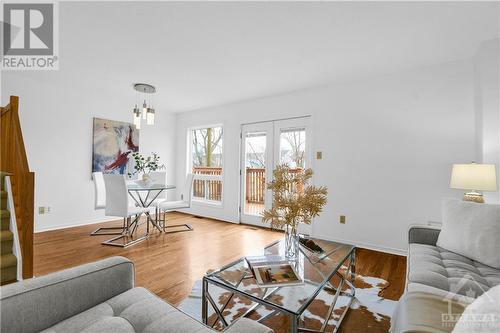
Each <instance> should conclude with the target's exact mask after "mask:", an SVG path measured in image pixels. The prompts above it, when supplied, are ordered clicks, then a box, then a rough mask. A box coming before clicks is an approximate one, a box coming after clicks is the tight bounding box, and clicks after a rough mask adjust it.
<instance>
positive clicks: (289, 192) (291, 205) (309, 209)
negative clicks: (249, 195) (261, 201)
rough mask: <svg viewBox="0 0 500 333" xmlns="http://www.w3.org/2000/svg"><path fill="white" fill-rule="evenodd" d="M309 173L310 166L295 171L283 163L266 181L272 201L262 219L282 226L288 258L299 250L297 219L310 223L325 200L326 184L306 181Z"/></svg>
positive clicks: (310, 171) (317, 214)
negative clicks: (268, 181) (270, 178)
mask: <svg viewBox="0 0 500 333" xmlns="http://www.w3.org/2000/svg"><path fill="white" fill-rule="evenodd" d="M312 175H313V171H312V169H306V170H300V171H299V172H296V169H291V168H290V167H289V166H288V165H287V164H282V165H278V166H277V167H276V169H275V170H274V171H273V178H274V180H273V181H272V182H270V183H268V184H267V188H268V189H270V190H272V191H273V205H272V208H271V209H269V210H265V211H264V212H263V214H262V221H263V222H264V223H266V222H270V223H271V227H272V228H277V229H283V228H285V232H286V237H285V240H286V243H287V245H286V247H287V249H286V252H287V253H286V256H287V257H289V258H293V257H295V256H296V255H297V254H298V230H297V229H298V225H299V223H305V224H311V222H312V219H313V218H314V217H316V216H319V213H320V212H321V211H322V209H323V206H324V205H325V204H326V201H327V193H328V190H327V188H326V187H325V186H320V187H317V186H312V185H307V183H308V181H309V180H310V179H311V177H312Z"/></svg>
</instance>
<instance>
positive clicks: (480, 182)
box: [450, 162, 497, 203]
mask: <svg viewBox="0 0 500 333" xmlns="http://www.w3.org/2000/svg"><path fill="white" fill-rule="evenodd" d="M450 188H456V189H461V190H468V191H469V192H466V193H465V194H464V201H473V202H477V203H484V198H483V195H482V193H481V192H479V191H490V192H494V191H496V190H497V177H496V170H495V165H494V164H476V163H474V162H472V163H470V164H453V169H452V171H451V180H450Z"/></svg>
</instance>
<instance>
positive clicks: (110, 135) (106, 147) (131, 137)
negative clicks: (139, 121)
mask: <svg viewBox="0 0 500 333" xmlns="http://www.w3.org/2000/svg"><path fill="white" fill-rule="evenodd" d="M136 151H139V130H138V129H136V128H135V126H134V125H133V124H130V123H125V122H121V121H114V120H108V119H100V118H94V140H93V153H92V172H98V171H100V172H103V173H119V174H126V173H127V172H128V171H129V170H130V171H132V170H133V168H134V163H133V159H132V153H133V152H136Z"/></svg>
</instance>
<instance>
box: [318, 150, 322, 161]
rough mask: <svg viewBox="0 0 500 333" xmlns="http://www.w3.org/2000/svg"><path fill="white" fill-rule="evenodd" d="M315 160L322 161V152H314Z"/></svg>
mask: <svg viewBox="0 0 500 333" xmlns="http://www.w3.org/2000/svg"><path fill="white" fill-rule="evenodd" d="M316 159H317V160H321V159H323V152H322V151H317V152H316Z"/></svg>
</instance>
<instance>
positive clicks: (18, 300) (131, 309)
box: [0, 257, 272, 333]
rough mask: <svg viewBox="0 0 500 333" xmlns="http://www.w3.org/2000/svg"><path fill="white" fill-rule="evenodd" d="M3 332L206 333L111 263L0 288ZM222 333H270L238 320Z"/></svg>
mask: <svg viewBox="0 0 500 333" xmlns="http://www.w3.org/2000/svg"><path fill="white" fill-rule="evenodd" d="M0 294H1V296H0V297H1V309H0V311H1V322H0V330H1V331H2V332H39V331H42V332H51V333H59V332H61V333H63V332H64V333H71V332H88V333H90V332H92V333H95V332H121V333H126V332H142V333H154V332H172V333H205V332H207V333H208V332H211V333H213V332H214V331H212V330H211V329H209V328H208V327H206V326H204V325H203V324H201V323H199V322H197V321H196V320H194V319H192V318H191V317H189V316H188V315H186V314H184V313H183V312H181V311H179V310H177V309H176V308H175V307H173V306H171V305H170V304H168V303H166V302H164V301H163V300H162V299H160V298H158V297H157V296H156V295H154V294H153V293H151V292H150V291H148V290H147V289H144V288H137V287H134V265H133V263H132V262H131V261H130V260H128V259H125V258H123V257H112V258H108V259H104V260H101V261H98V262H95V263H91V264H86V265H82V266H78V267H75V268H70V269H67V270H64V271H61V272H57V273H53V274H48V275H46V276H41V277H38V278H33V279H29V280H24V281H21V282H17V283H14V284H11V285H6V286H3V287H1V288H0ZM225 332H227V333H272V330H271V329H269V328H267V327H265V326H263V325H261V324H259V323H257V322H254V321H252V320H249V319H246V318H242V319H239V320H237V321H235V322H234V323H233V325H231V326H229V327H228V328H227V329H226V330H225Z"/></svg>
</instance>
